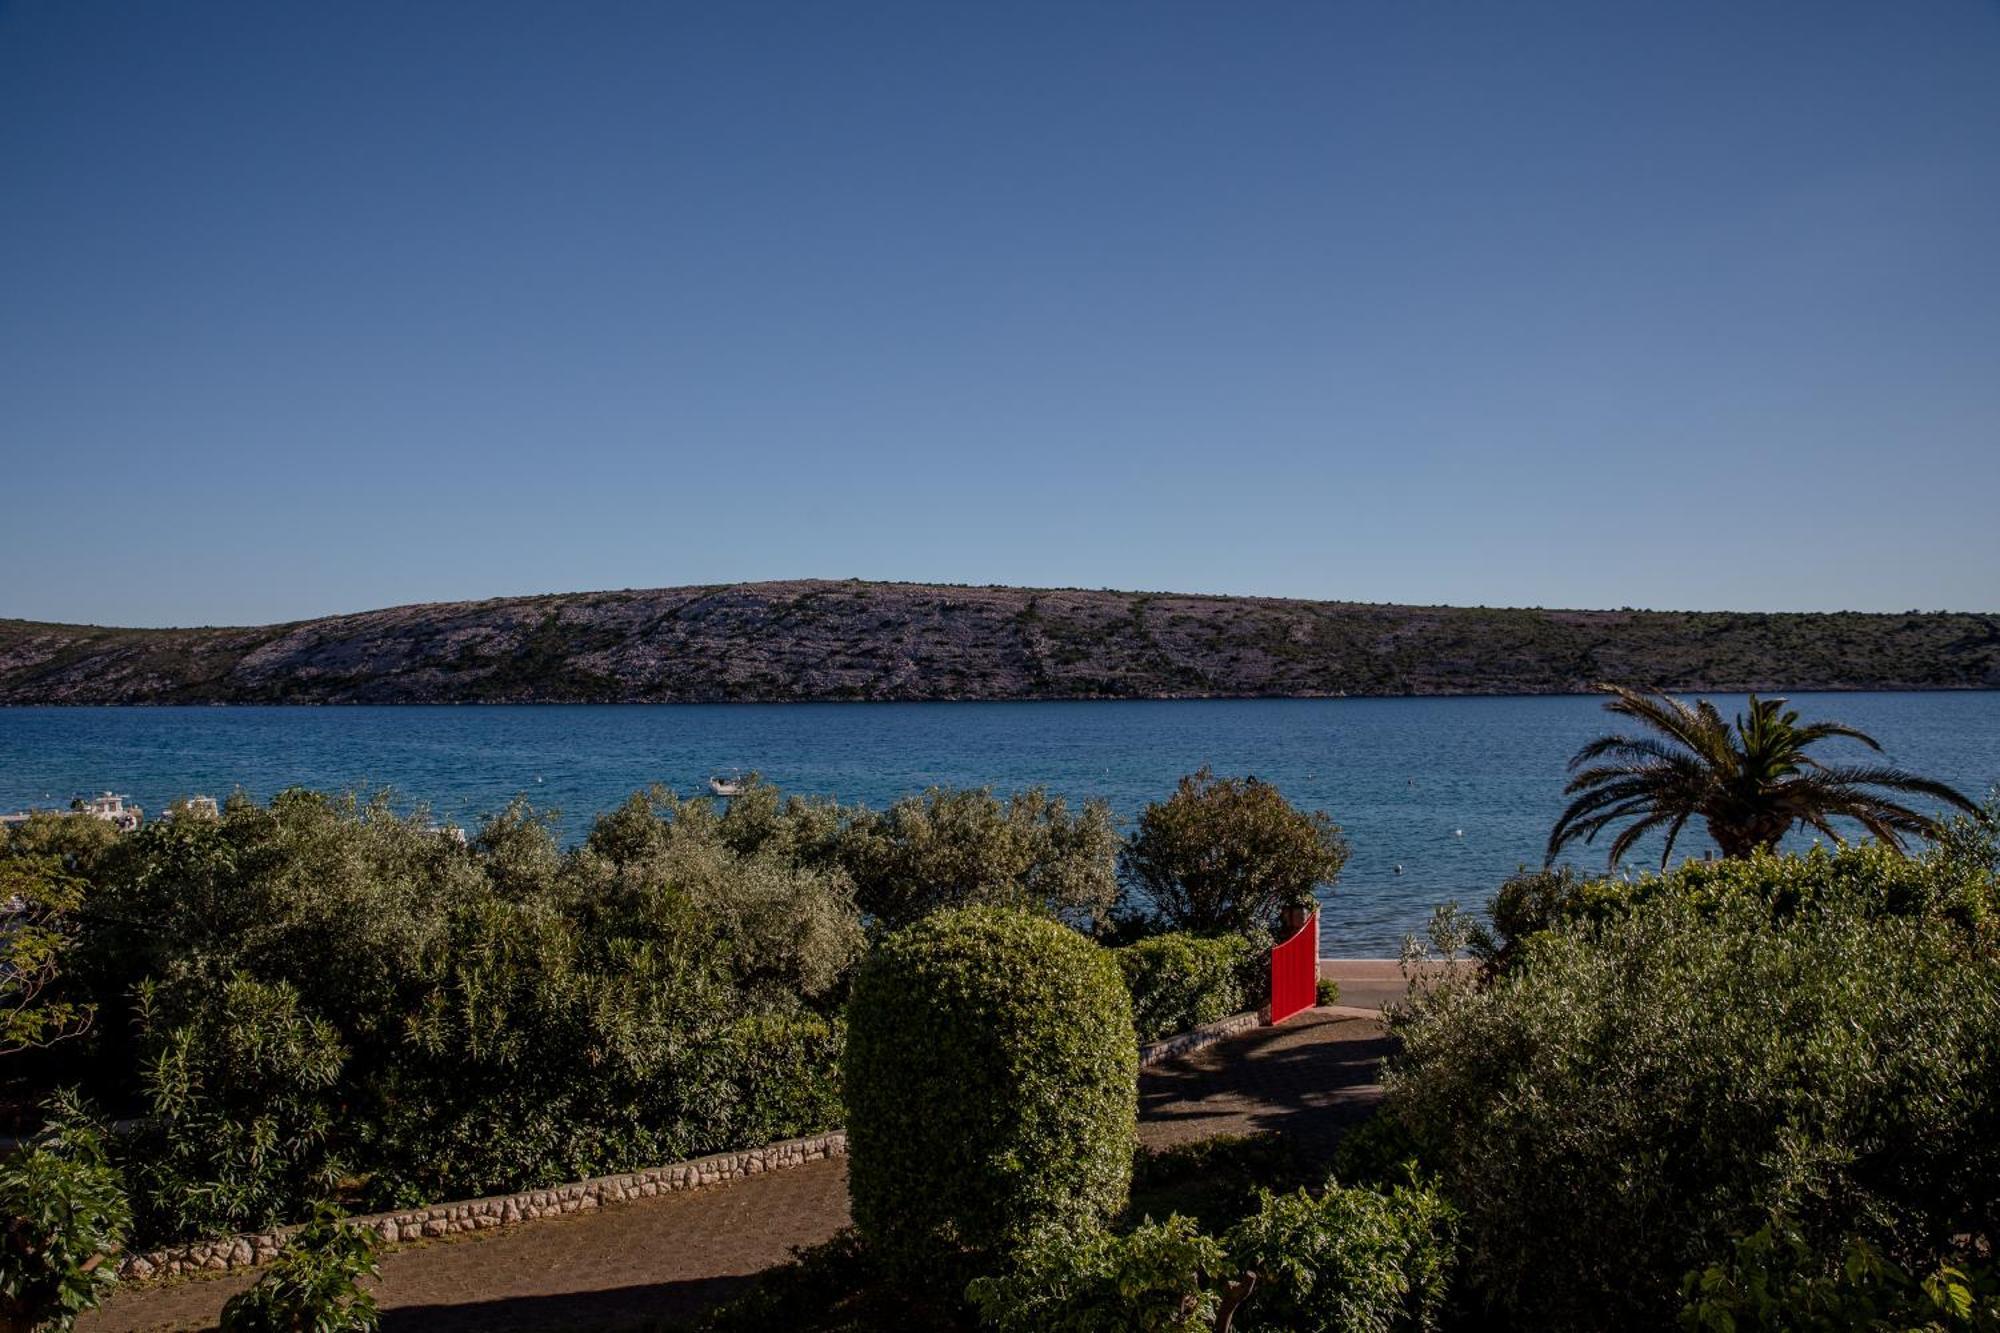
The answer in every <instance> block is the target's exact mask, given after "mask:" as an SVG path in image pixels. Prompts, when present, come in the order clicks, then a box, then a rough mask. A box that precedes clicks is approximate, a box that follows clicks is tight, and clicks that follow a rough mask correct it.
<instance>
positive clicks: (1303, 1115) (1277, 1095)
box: [78, 962, 1401, 1333]
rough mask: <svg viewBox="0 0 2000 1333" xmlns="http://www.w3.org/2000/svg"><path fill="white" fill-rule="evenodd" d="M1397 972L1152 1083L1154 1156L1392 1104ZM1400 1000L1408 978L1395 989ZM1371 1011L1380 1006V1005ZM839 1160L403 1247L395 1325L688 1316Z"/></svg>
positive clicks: (773, 1255) (547, 1323)
mask: <svg viewBox="0 0 2000 1333" xmlns="http://www.w3.org/2000/svg"><path fill="white" fill-rule="evenodd" d="M1385 966H1386V968H1387V970H1388V972H1390V973H1393V972H1394V970H1395V969H1394V964H1386V965H1384V964H1378V963H1369V964H1366V965H1362V964H1351V963H1347V962H1336V963H1331V964H1328V965H1327V967H1326V969H1325V970H1326V971H1327V972H1329V973H1330V974H1331V975H1334V976H1335V977H1336V978H1337V979H1339V980H1340V981H1341V987H1342V991H1343V1002H1344V1003H1343V1006H1342V1007H1339V1008H1334V1009H1327V1010H1314V1011H1310V1012H1308V1013H1306V1014H1302V1015H1300V1016H1299V1017H1297V1018H1295V1019H1293V1020H1291V1021H1290V1022H1288V1023H1286V1024H1284V1025H1283V1026H1280V1027H1276V1028H1271V1027H1259V1028H1254V1029H1251V1030H1250V1031H1248V1032H1245V1033H1242V1034H1240V1035H1238V1036H1235V1037H1231V1038H1229V1039H1227V1040H1225V1041H1223V1042H1220V1043H1218V1044H1216V1045H1214V1046H1210V1047H1207V1048H1205V1049H1202V1050H1199V1051H1196V1052H1193V1053H1191V1054H1189V1055H1187V1056H1184V1057H1181V1058H1179V1059H1176V1060H1171V1061H1167V1062H1165V1063H1163V1064H1160V1065H1157V1066H1154V1067H1153V1068H1150V1069H1148V1070H1146V1071H1144V1072H1143V1073H1142V1074H1141V1076H1140V1086H1139V1118H1140V1130H1139V1132H1140V1138H1141V1140H1142V1141H1143V1142H1144V1143H1145V1144H1146V1146H1148V1147H1150V1148H1162V1147H1169V1146H1172V1145H1175V1144H1180V1143H1187V1142H1193V1141H1196V1140H1200V1139H1206V1138H1212V1137H1214V1136H1216V1135H1220V1134H1253V1133H1260V1132H1264V1131H1275V1132H1278V1133H1281V1134H1283V1135H1285V1136H1286V1138H1287V1139H1289V1140H1291V1141H1292V1142H1293V1143H1294V1144H1295V1145H1296V1146H1297V1148H1298V1149H1299V1151H1300V1152H1301V1153H1303V1154H1304V1155H1306V1156H1307V1157H1308V1158H1313V1159H1323V1158H1325V1157H1326V1156H1327V1155H1329V1154H1330V1153H1331V1151H1332V1149H1333V1145H1334V1144H1335V1143H1336V1142H1337V1141H1338V1139H1339V1137H1340V1135H1341V1133H1342V1132H1344V1130H1345V1129H1346V1128H1347V1127H1348V1126H1350V1125H1352V1124H1353V1123H1354V1122H1355V1121H1357V1120H1358V1119H1360V1118H1362V1117H1364V1116H1366V1115H1367V1114H1368V1113H1369V1111H1371V1110H1372V1109H1373V1107H1374V1105H1375V1103H1376V1101H1377V1100H1378V1099H1379V1098H1380V1095H1381V1089H1380V1087H1379V1084H1378V1073H1379V1069H1380V1065H1381V1062H1382V1059H1383V1057H1384V1056H1385V1055H1386V1054H1387V1053H1388V1050H1389V1046H1390V1040H1389V1038H1388V1036H1387V1034H1386V1032H1385V1030H1384V1027H1383V1024H1382V1022H1381V1019H1380V1017H1379V1015H1376V1014H1374V1013H1372V1012H1369V1011H1368V1010H1365V1009H1356V1008H1351V1007H1347V1005H1346V1004H1345V1002H1346V1001H1347V1000H1349V999H1350V998H1353V997H1357V996H1358V997H1360V998H1362V999H1363V1000H1364V1002H1365V1001H1366V1000H1369V999H1377V1000H1379V999H1382V998H1386V997H1388V996H1389V994H1390V990H1389V987H1390V983H1389V981H1388V978H1387V976H1386V975H1383V974H1382V971H1383V968H1384V967H1385ZM1393 991H1394V994H1400V993H1401V985H1400V981H1398V982H1397V983H1396V984H1395V985H1394V987H1393ZM1371 1007H1372V1006H1371ZM847 1220H848V1218H847V1164H846V1161H845V1160H844V1159H840V1158H834V1159H830V1160H826V1161H820V1162H814V1163H811V1164H809V1165H807V1166H803V1167H798V1168H795V1169H792V1170H787V1171H779V1172H774V1173H771V1174H768V1175H760V1176H753V1177H751V1178H749V1179H746V1180H741V1181H738V1182H735V1183H733V1184H729V1185H724V1186H719V1187H716V1188H713V1189H706V1190H699V1191H694V1192H690V1193H682V1194H673V1195H662V1196H659V1197H657V1198H649V1199H642V1200H638V1201H636V1202H633V1203H628V1204H621V1205H617V1206H614V1207H610V1208H606V1209H603V1210H600V1211H596V1212H588V1213H579V1214H575V1215H571V1216H568V1217H562V1218H557V1219H551V1220H547V1221H539V1222H531V1223H526V1224H523V1225H520V1226H516V1227H512V1228H509V1229H506V1230H502V1231H495V1232H488V1233H480V1234H476V1235H472V1236H468V1237H465V1238H458V1239H453V1240H449V1241H441V1242H434V1243H426V1244H419V1245H415V1246H410V1247H406V1248H402V1249H398V1250H395V1251H393V1252H391V1253H389V1254H387V1255H385V1256H384V1258H383V1263H382V1278H381V1281H380V1283H379V1285H378V1287H377V1291H378V1295H379V1298H380V1300H381V1303H382V1309H383V1321H382V1322H383V1327H384V1328H385V1329H388V1330H409V1331H411V1333H414V1331H415V1330H419V1329H424V1330H428V1329H441V1330H473V1329H524V1330H526V1329H534V1330H550V1329H558V1328H563V1329H570V1328H604V1329H615V1328H623V1327H630V1326H636V1325H642V1324H646V1323H649V1322H656V1321H668V1320H675V1319H681V1318H685V1317H687V1316H689V1315H692V1314H694V1313H697V1312H699V1311H700V1310H702V1309H704V1308H706V1307H707V1306H709V1305H711V1304H714V1303H715V1302H717V1301H720V1300H725V1299H727V1298H729V1297H730V1296H732V1295H734V1294H736V1293H737V1292H739V1291H741V1290H742V1289H743V1288H744V1287H745V1286H746V1285H747V1284H748V1282H749V1280H750V1278H751V1277H752V1275H754V1274H755V1273H757V1272H759V1271H760V1270H762V1269H765V1268H768V1267H771V1266H772V1265H774V1264H780V1263H783V1262H785V1260H786V1259H787V1258H788V1257H789V1254H790V1251H791V1249H792V1247H794V1246H800V1245H810V1244H813V1243H816V1242H818V1241H821V1240H824V1239H826V1238H827V1237H829V1236H831V1235H832V1234H833V1233H834V1232H836V1231H837V1230H839V1229H840V1228H841V1227H842V1226H845V1225H846V1224H847ZM252 1278H253V1275H252V1274H248V1273H245V1274H231V1275H228V1276H226V1277H220V1278H216V1279H212V1280H200V1279H196V1280H191V1281H184V1282H178V1283H169V1284H164V1285H156V1286H135V1287H131V1288H128V1289H126V1290H124V1291H121V1292H119V1293H118V1294H117V1295H115V1296H114V1297H113V1298H112V1299H111V1301H110V1302H109V1303H108V1304H107V1305H106V1306H105V1307H104V1308H103V1309H102V1310H99V1311H97V1312H96V1313H94V1314H91V1315H88V1316H86V1317H85V1318H84V1319H83V1320H81V1321H79V1323H78V1328H79V1329H80V1330H83V1331H84V1333H125V1331H127V1330H169V1329H172V1330H181V1329H202V1328H208V1327H212V1326H213V1324H214V1321H215V1319H216V1316H217V1314H218V1313H219V1312H220V1310H221V1308H222V1304H223V1302H224V1301H226V1300H227V1299H228V1298H229V1297H230V1296H231V1295H233V1294H234V1293H236V1292H237V1291H240V1290H242V1289H243V1288H244V1287H246V1286H248V1285H249V1283H250V1281H251V1280H252Z"/></svg>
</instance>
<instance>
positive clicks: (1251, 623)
mask: <svg viewBox="0 0 2000 1333" xmlns="http://www.w3.org/2000/svg"><path fill="white" fill-rule="evenodd" d="M1600 680H1616V681H1621V682H1629V683H1634V684H1645V685H1659V686H1667V687H1672V688H1676V689H1687V690H1709V691H1735V690H1748V689H1758V690H1767V691H1768V690H1779V689H1784V690H1813V689H1953V688H2000V615H1995V614H1974V613H1956V612H1939V613H1927V614H1918V613H1909V614H1902V615H1874V614H1858V613H1838V614H1818V613H1797V614H1792V613H1785V614H1755V613H1738V612H1679V611H1548V610H1541V609H1534V610H1488V609H1484V608H1479V609H1472V608H1463V607H1420V606H1388V605H1373V604H1365V603H1355V602H1315V601H1296V600H1287V599H1281V598H1267V597H1210V596H1194V595H1185V594H1176V593H1139V592H1110V591H1085V590H1079V589H1069V588H1064V589H1049V588H1003V587H959V586H946V585H928V584H905V583H893V584H892V583H861V582H832V581H820V580H801V581H793V582H782V583H745V584H729V585H722V586H714V587H691V588H658V589H650V590H643V591H624V592H596V593H570V594H561V595H551V596H538V597H510V598H500V599H495V600H489V601H481V602H445V603H434V604H428V605H421V606H400V607H392V608H389V609H387V610H382V611H368V612H363V613H361V614H358V615H346V616H331V617H327V618H324V619H319V620H306V621H299V622H296V623H293V624H288V625H267V626H259V627H255V628H242V629H161V630H136V629H107V628H99V627H95V626H82V625H52V624H38V623H33V622H28V621H20V620H0V703H5V704H33V703H64V704H111V703H144V704H165V703H461V702H496V703H498V702H505V703H536V702H575V701H592V702H674V701H709V700H717V701H719V700H808V699H1098V698H1121V699H1122V698H1185V697H1225V696H1315V695H1320V696H1323V695H1336V694H1363V695H1396V694H1546V693H1560V692H1569V691H1577V690H1583V689H1587V688H1588V687H1589V686H1590V685H1591V683H1592V682H1595V681H1600Z"/></svg>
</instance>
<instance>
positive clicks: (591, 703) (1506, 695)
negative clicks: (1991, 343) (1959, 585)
mask: <svg viewBox="0 0 2000 1333" xmlns="http://www.w3.org/2000/svg"><path fill="white" fill-rule="evenodd" d="M1668 692H1669V693H1672V694H1679V695H1704V696H1724V697H1735V696H1740V695H1749V694H1756V695H1761V696H1765V697H1769V696H1771V695H1782V696H1786V697H1797V696H1800V695H1815V694H1826V695H1842V694H1993V693H2000V685H1811V686H1787V685H1761V686H1727V687H1718V686H1708V685H1689V686H1674V687H1668ZM1606 697H1609V696H1607V695H1606V694H1605V693H1604V692H1603V691H1602V690H1512V691H1505V690H1436V691H1431V692H1429V693H1424V694H1160V695H1052V696H1049V697H1046V698H1042V697H1016V698H1004V699H1000V698H956V699H944V698H925V699H404V700H362V699H299V700H277V701H269V700H210V701H206V702H199V703H184V702H176V701H174V700H158V699H143V700H131V701H125V702H118V703H89V702H75V701H64V700H51V701H47V702H21V701H18V700H0V712H8V711H13V710H22V709H30V708H65V709H77V710H83V709H90V708H133V709H164V708H217V709H255V708H336V709H338V708H785V707H795V708H868V707H873V706H877V705H907V704H926V705H929V704H938V705H962V704H986V705H1003V704H1160V703H1341V702H1353V703H1401V702H1407V701H1414V700H1421V699H1599V698H1606Z"/></svg>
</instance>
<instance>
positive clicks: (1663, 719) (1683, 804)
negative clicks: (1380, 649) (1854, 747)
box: [1548, 685, 1976, 867]
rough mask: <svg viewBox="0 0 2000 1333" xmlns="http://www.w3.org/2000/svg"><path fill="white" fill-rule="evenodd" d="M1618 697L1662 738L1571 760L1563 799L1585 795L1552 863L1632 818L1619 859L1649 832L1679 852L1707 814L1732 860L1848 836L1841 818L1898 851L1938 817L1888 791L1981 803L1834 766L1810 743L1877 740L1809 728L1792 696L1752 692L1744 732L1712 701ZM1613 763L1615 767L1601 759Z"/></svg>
mask: <svg viewBox="0 0 2000 1333" xmlns="http://www.w3.org/2000/svg"><path fill="white" fill-rule="evenodd" d="M1599 688H1601V689H1605V690H1609V691H1610V692H1611V694H1612V695H1613V698H1612V699H1611V700H1609V701H1608V702H1607V703H1606V704H1605V705H1604V708H1605V711H1606V712H1611V713H1617V714H1619V715H1620V716H1623V717H1629V718H1632V719H1633V720H1635V721H1637V722H1639V723H1640V724H1641V725H1642V726H1644V727H1646V728H1647V729H1649V730H1650V731H1652V732H1654V733H1656V734H1654V735H1637V736H1621V735H1611V736H1603V737H1600V738H1598V739H1597V740H1594V741H1592V742H1591V743H1590V744H1588V745H1586V746H1584V747H1583V748H1582V749H1581V750H1578V751H1577V752H1576V757H1575V758H1574V759H1572V760H1570V761H1569V767H1570V772H1571V773H1573V774H1574V775H1575V776H1573V777H1572V778H1571V779H1570V782H1569V785H1568V786H1567V787H1565V788H1564V789H1563V795H1565V796H1575V797H1576V799H1575V800H1573V801H1571V802H1570V804H1569V808H1568V809H1567V810H1564V811H1563V813H1562V818H1561V819H1558V820H1557V821H1556V826H1555V828H1554V829H1553V830H1551V831H1550V833H1549V855H1548V860H1549V862H1551V863H1552V862H1554V860H1555V859H1556V854H1557V853H1559V852H1560V851H1562V849H1563V848H1564V847H1566V846H1568V845H1569V844H1570V843H1572V842H1576V841H1579V840H1581V841H1583V842H1591V841H1593V840H1595V839H1596V837H1597V835H1598V834H1599V833H1601V832H1602V831H1603V830H1604V829H1606V828H1608V827H1610V826H1611V825H1613V824H1616V823H1619V822H1620V821H1622V820H1628V819H1629V820H1631V821H1632V822H1631V823H1630V824H1629V825H1627V826H1626V827H1625V829H1624V830H1623V831H1621V832H1620V833H1619V835H1618V837H1617V838H1616V839H1615V840H1614V841H1613V842H1612V844H1611V863H1612V864H1613V865H1616V864H1617V863H1618V860H1619V858H1620V857H1622V856H1624V855H1625V853H1626V852H1627V851H1629V850H1631V847H1632V845H1633V844H1634V843H1636V842H1637V841H1638V840H1639V839H1640V838H1641V837H1643V836H1644V835H1645V834H1647V833H1648V832H1650V831H1652V830H1653V829H1656V828H1660V827H1662V826H1664V827H1665V828H1666V831H1667V845H1666V847H1665V848H1664V849H1663V850H1662V851H1661V853H1660V865H1661V866H1662V867H1664V866H1665V865H1666V864H1667V858H1668V857H1669V856H1671V855H1672V854H1673V850H1674V840H1675V839H1676V838H1678V837H1679V836H1680V833H1681V829H1682V827H1683V826H1685V825H1686V824H1687V822H1688V821H1689V820H1690V819H1693V818H1694V817H1696V816H1697V815H1699V816H1700V817H1701V818H1702V819H1703V820H1704V821H1705V822H1706V823H1707V825H1708V834H1709V836H1710V837H1711V838H1713V839H1715V845H1716V846H1717V847H1720V848H1721V849H1722V854H1723V855H1724V856H1748V855H1749V854H1750V853H1752V852H1754V851H1757V850H1759V849H1760V848H1762V849H1769V848H1773V847H1776V846H1777V845H1778V840H1779V839H1781V838H1783V837H1784V836H1785V834H1786V833H1787V832H1788V831H1789V830H1790V829H1791V827H1792V825H1794V824H1804V825H1805V826H1806V827H1808V828H1812V829H1817V830H1818V831H1819V832H1821V833H1824V834H1826V835H1827V836H1828V837H1829V838H1832V839H1833V840H1834V841H1835V842H1841V841H1843V839H1842V838H1841V836H1840V834H1839V833H1837V832H1835V830H1834V828H1833V824H1832V823H1831V821H1832V820H1835V819H1851V820H1853V821H1855V822H1856V823H1858V824H1860V825H1861V826H1862V827H1863V828H1865V829H1867V830H1868V832H1870V833H1871V834H1873V835H1874V836H1875V837H1877V838H1880V839H1881V840H1882V841H1883V842H1884V843H1886V844H1888V845H1889V846H1890V847H1893V848H1895V849H1896V850H1897V851H1899V852H1900V851H1902V850H1903V837H1904V835H1906V834H1911V833H1915V834H1922V835H1929V834H1933V833H1935V832H1936V831H1937V827H1938V825H1937V821H1936V820H1935V819H1933V818H1931V817H1929V816H1927V815H1923V814H1920V813H1918V812H1917V811H1915V810H1912V809H1911V808H1910V807H1909V806H1907V805H1902V804H1899V803H1898V802H1896V801H1894V800H1891V799H1889V796H1888V793H1903V792H1908V793H1913V794H1915V795H1919V796H1928V797H1931V798H1933V799H1934V800H1938V801H1942V802H1944V803H1945V804H1947V805H1951V806H1956V807H1957V808H1958V809H1960V810H1967V811H1971V810H1974V809H1975V808H1976V807H1975V806H1974V805H1973V804H1972V802H1971V801H1968V800H1967V799H1966V798H1965V797H1963V796H1961V795H1959V794H1958V793H1957V792H1956V791H1953V790H1952V789H1951V788H1950V787H1947V786H1945V785H1944V784H1943V783H1942V782H1933V781H1931V780H1930V779H1929V778H1920V777H1918V776H1917V775H1916V774H1914V773H1906V772H1904V771H1903V770H1902V769H1900V768H1889V767H1885V766H1875V765H1856V764H1822V763H1820V762H1819V761H1818V760H1816V759H1814V758H1812V756H1810V755H1808V754H1807V753H1806V748H1807V747H1808V746H1811V745H1813V744H1815V743H1817V742H1819V741H1823V740H1825V739H1827V738H1828V737H1830V736H1846V737H1848V738H1849V739H1851V740H1857V741H1860V742H1862V743H1863V744H1864V745H1867V746H1868V747H1869V748H1871V749H1874V750H1880V749H1881V748H1882V747H1881V746H1880V745H1878V744H1876V743H1875V739H1874V738H1873V737H1872V736H1868V735H1866V734H1864V733H1862V732H1859V731H1856V730H1855V729H1854V728H1853V727H1849V726H1843V725H1841V724H1840V723H1838V722H1815V723H1812V724H1811V725H1809V726H1800V725H1799V715H1798V713H1797V712H1796V711H1794V710H1792V709H1788V708H1786V707H1785V701H1784V700H1783V699H1759V698H1758V697H1757V696H1756V695H1754V694H1753V695H1751V696H1750V711H1749V712H1748V713H1747V714H1744V713H1739V714H1737V715H1736V724H1735V726H1734V727H1733V728H1732V727H1731V726H1730V724H1729V723H1727V722H1725V721H1723V720H1722V714H1721V713H1719V712H1717V711H1716V708H1715V705H1714V704H1712V703H1710V702H1709V701H1708V700H1706V699H1701V700H1698V701H1696V702H1695V703H1694V704H1688V703H1685V702H1683V701H1681V700H1679V699H1673V698H1669V697H1668V696H1667V695H1665V694H1646V693H1642V692H1640V691H1638V690H1629V689H1626V688H1625V687H1623V686H1620V685H1604V686H1600V687H1599ZM1600 759H1607V760H1608V762H1604V763H1594V762H1593V761H1595V760H1600Z"/></svg>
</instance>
